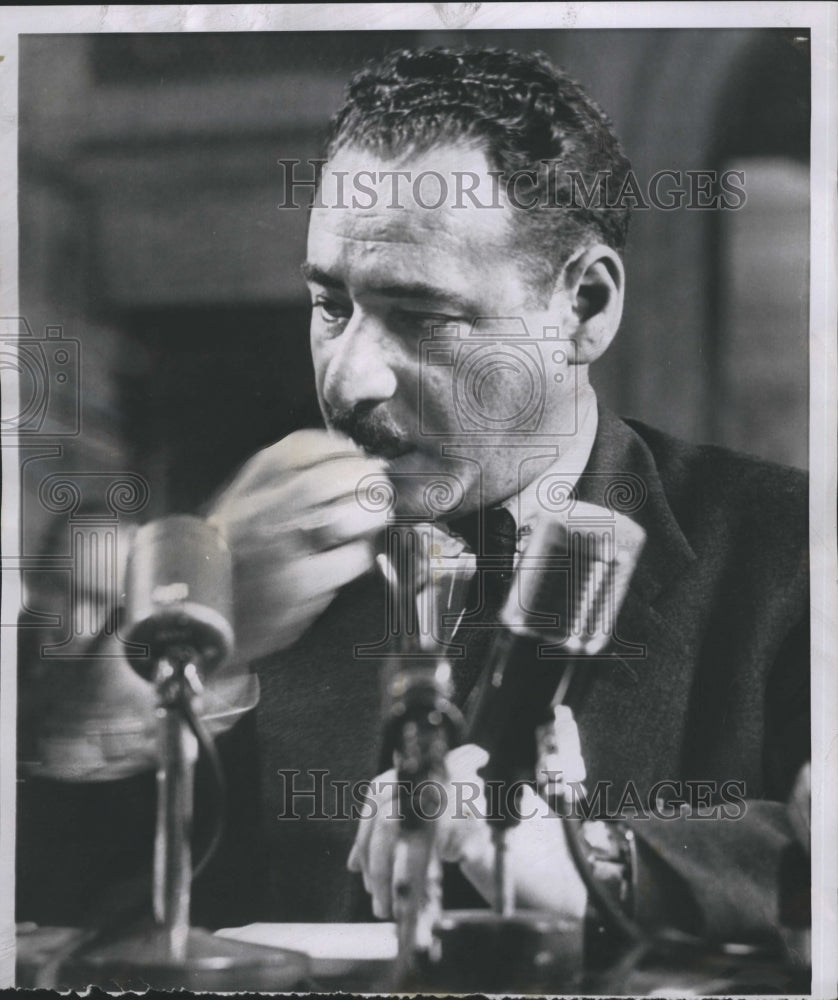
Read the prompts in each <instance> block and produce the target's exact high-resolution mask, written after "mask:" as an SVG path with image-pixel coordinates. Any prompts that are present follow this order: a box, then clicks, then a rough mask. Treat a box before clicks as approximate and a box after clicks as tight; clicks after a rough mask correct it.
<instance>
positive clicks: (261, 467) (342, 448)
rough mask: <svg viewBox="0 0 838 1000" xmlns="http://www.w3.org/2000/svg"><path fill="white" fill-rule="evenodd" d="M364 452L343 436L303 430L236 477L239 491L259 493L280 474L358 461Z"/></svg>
mask: <svg viewBox="0 0 838 1000" xmlns="http://www.w3.org/2000/svg"><path fill="white" fill-rule="evenodd" d="M361 456H363V452H362V450H361V449H360V448H359V447H358V445H356V444H355V442H354V441H352V440H350V439H349V438H348V437H344V436H343V435H342V434H337V433H335V432H329V431H321V430H313V429H306V430H299V431H294V433H292V434H289V435H287V437H284V438H283V439H282V440H281V441H277V442H276V444H272V445H270V447H268V448H263V449H262V451H260V452H257V454H255V455H254V456H253V457H252V458H251V459H249V460H248V461H247V462H246V463H245V464H244V466H242V469H241V471H240V472H239V474H238V476H237V477H236V483H235V485H236V489H238V490H242V491H251V490H258V489H261V488H262V487H264V486H266V485H269V484H270V483H272V482H274V481H275V480H276V479H277V477H278V476H279V475H282V474H286V473H294V472H299V471H302V470H305V469H309V468H312V467H314V466H317V465H320V464H322V463H329V462H332V461H337V462H339V461H341V460H344V459H358V458H359V457H361Z"/></svg>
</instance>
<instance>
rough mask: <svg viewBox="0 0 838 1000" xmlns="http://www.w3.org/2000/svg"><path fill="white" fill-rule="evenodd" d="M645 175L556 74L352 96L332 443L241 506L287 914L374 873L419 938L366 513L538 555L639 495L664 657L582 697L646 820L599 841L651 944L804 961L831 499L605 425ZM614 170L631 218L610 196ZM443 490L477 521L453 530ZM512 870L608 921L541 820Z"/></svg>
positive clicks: (240, 494)
mask: <svg viewBox="0 0 838 1000" xmlns="http://www.w3.org/2000/svg"><path fill="white" fill-rule="evenodd" d="M628 172H629V164H628V161H627V160H626V158H625V156H624V154H623V152H622V150H621V148H620V146H619V143H618V141H617V140H616V138H615V137H614V135H613V132H612V130H611V127H610V124H609V123H608V121H607V119H606V118H605V117H604V116H603V114H602V113H601V111H600V110H599V109H598V108H597V107H596V106H595V105H594V104H593V103H592V102H591V101H590V100H589V99H588V98H587V97H586V95H585V94H584V93H583V92H582V91H581V90H580V88H579V87H578V86H577V85H576V84H574V83H573V82H572V81H571V80H569V79H568V78H566V77H565V76H563V75H562V74H561V73H558V72H557V71H556V70H555V69H554V68H553V67H551V66H550V65H549V64H548V63H547V62H546V60H544V59H541V58H538V57H524V56H520V55H517V54H515V53H512V52H494V51H479V50H462V51H447V50H434V51H428V52H421V51H403V52H397V53H393V54H391V55H389V56H387V57H386V58H385V59H384V60H383V61H382V62H381V63H380V64H379V65H378V66H374V67H372V68H369V69H367V70H365V71H363V72H362V73H360V74H359V75H358V76H357V77H356V78H355V80H354V81H353V82H352V84H351V85H350V88H349V91H348V95H347V99H346V103H345V105H344V107H343V108H342V110H341V111H340V112H339V114H338V115H337V117H336V119H335V121H334V122H333V128H332V134H331V138H330V142H329V146H328V150H327V162H326V165H325V169H324V171H323V173H322V176H321V178H320V188H319V192H318V197H317V199H316V200H315V203H314V206H313V207H312V210H311V222H310V229H309V239H308V249H307V259H306V261H305V263H304V265H303V273H304V276H305V277H306V280H307V282H308V285H309V288H310V290H311V296H312V321H311V347H312V358H313V362H314V373H315V379H316V385H317V392H318V396H319V400H320V405H321V409H322V412H323V416H324V418H325V420H326V423H327V425H328V427H329V428H331V430H332V432H333V433H332V434H324V433H322V432H314V431H312V432H303V433H299V434H295V435H292V436H291V437H290V438H287V439H285V440H284V441H282V442H279V443H278V444H277V445H274V446H273V447H272V448H269V449H267V450H266V451H264V452H262V453H260V454H259V455H257V456H256V457H255V458H254V459H252V460H251V462H250V463H249V464H248V465H247V466H246V467H245V469H244V470H243V471H242V473H241V474H240V475H239V477H238V478H237V479H236V481H235V482H234V483H233V484H232V485H231V486H230V487H229V488H228V489H227V490H226V491H225V493H224V494H223V495H222V496H221V497H220V498H219V499H218V500H217V501H216V503H215V504H214V507H213V511H212V516H213V517H214V518H215V520H216V521H218V522H219V523H220V524H221V525H222V526H223V527H224V529H225V531H226V532H227V534H228V537H229V538H230V541H231V544H232V546H233V549H234V552H235V555H236V560H237V567H238V569H237V583H236V586H237V602H238V609H237V614H238V621H237V634H238V636H239V637H240V643H241V646H242V647H243V650H244V653H245V655H246V656H248V657H249V658H252V659H254V660H256V661H257V668H258V672H259V675H260V680H261V683H262V688H263V697H262V703H261V705H260V707H259V710H258V722H257V737H258V745H259V754H260V759H261V773H262V779H263V802H264V803H265V804H266V816H265V821H264V829H265V832H266V834H267V848H268V855H269V860H268V865H269V868H268V872H267V875H266V889H267V897H268V898H267V901H266V904H265V909H264V911H263V913H262V916H264V917H265V918H267V919H274V920H291V919H293V920H308V919H316V920H326V919H331V920H344V919H350V918H351V917H352V916H354V915H357V914H359V913H361V912H362V910H359V909H358V896H357V892H356V889H357V879H358V875H357V874H356V875H354V876H351V875H349V874H348V873H347V872H346V870H345V869H346V866H347V859H348V861H349V867H350V868H351V869H352V870H353V871H355V872H359V873H360V874H361V877H362V880H363V883H364V886H365V887H366V889H367V890H368V891H369V893H370V894H371V897H372V907H373V911H374V913H375V914H376V915H377V916H380V917H386V916H389V915H390V914H391V912H392V908H391V903H392V899H391V892H392V885H391V878H392V855H393V844H394V840H395V836H396V830H397V824H396V823H395V821H394V820H393V817H392V813H391V812H390V811H389V810H387V809H386V808H382V807H383V806H384V805H386V803H387V801H388V798H387V796H388V794H391V793H388V792H386V791H384V792H382V793H381V794H380V796H379V798H378V799H377V800H376V801H377V804H378V806H379V808H378V810H377V814H376V816H375V817H374V818H369V817H368V818H366V819H364V820H362V821H361V822H360V823H359V822H358V818H357V815H355V816H353V815H352V813H351V811H350V810H346V809H345V808H344V805H343V802H342V798H341V796H342V794H343V792H344V791H345V790H346V789H347V788H348V787H353V788H354V785H355V783H357V782H358V781H359V780H361V779H366V778H371V777H372V776H373V775H374V774H376V773H377V772H378V771H379V770H381V764H380V762H379V760H378V757H377V754H378V749H379V742H380V740H379V730H380V722H379V713H380V709H379V704H380V697H379V672H380V662H381V661H380V660H379V659H376V658H375V656H374V655H369V651H370V650H371V649H374V647H375V644H376V643H377V642H378V643H380V641H381V637H382V635H384V634H385V633H386V629H387V623H386V620H385V615H384V607H385V593H384V586H383V582H382V581H381V580H380V579H379V577H378V576H377V575H376V573H375V572H374V567H375V559H376V555H377V553H378V548H377V546H378V545H379V544H380V541H379V540H380V537H381V532H382V530H383V529H384V526H385V523H386V517H387V514H388V512H387V510H382V509H381V507H380V506H379V507H378V508H376V507H375V505H374V504H370V503H368V502H364V490H365V489H366V488H367V487H368V486H369V484H370V483H375V482H380V481H381V480H382V479H384V478H385V477H386V480H387V481H388V482H389V483H390V484H391V487H392V490H393V491H394V496H395V500H394V505H393V506H392V509H391V510H390V511H389V513H390V516H396V517H423V516H424V517H426V519H431V518H432V517H433V516H434V515H435V516H436V519H437V520H438V521H439V522H440V523H441V524H445V522H447V521H454V522H455V523H454V524H453V525H449V527H450V528H451V530H452V531H454V532H456V531H457V530H458V529H457V524H458V523H459V521H458V519H460V518H463V517H464V516H467V515H469V514H470V513H474V512H481V516H482V517H484V522H485V523H488V520H489V518H490V514H491V512H494V511H498V510H503V511H506V512H507V514H511V515H512V518H513V519H514V522H515V531H514V534H515V535H516V536H517V539H516V542H517V549H518V558H519V559H520V558H521V554H522V553H524V552H525V551H526V544H527V538H528V536H529V532H530V531H531V529H532V526H533V524H534V523H535V521H536V519H537V518H538V517H539V516H542V515H543V514H544V512H545V508H546V509H548V510H549V503H548V501H547V500H546V499H545V497H547V496H548V495H549V488H550V486H551V484H553V485H555V484H560V485H561V486H562V488H564V489H565V490H569V489H573V491H574V495H575V496H576V498H577V499H578V500H582V501H586V502H589V503H593V504H597V505H599V506H600V507H606V508H609V507H610V508H611V509H613V507H614V495H613V489H614V488H615V486H619V484H620V483H622V488H623V489H625V488H626V484H628V486H629V487H630V489H631V490H634V491H635V492H636V496H635V498H634V502H633V503H629V504H628V506H627V508H626V509H627V510H628V512H629V516H631V518H632V519H633V520H635V521H636V522H637V523H639V524H640V525H641V526H642V527H643V529H644V530H645V532H646V545H645V549H644V551H643V555H642V557H641V560H640V563H639V566H638V568H637V571H636V573H635V575H634V578H633V581H632V585H631V589H630V592H629V595H628V598H627V600H626V603H625V606H624V608H623V611H622V613H621V616H620V619H619V622H618V626H617V629H616V633H617V635H618V636H619V638H620V640H621V642H622V643H624V644H625V645H626V648H630V649H631V650H634V651H635V652H636V651H637V650H641V651H642V652H643V655H642V656H641V657H640V658H637V659H634V660H632V659H631V658H630V657H628V658H627V657H615V656H612V655H603V656H600V657H594V658H592V662H591V663H590V664H588V665H586V667H585V670H584V671H577V675H576V676H575V677H574V679H573V680H572V681H571V683H570V687H569V690H568V692H567V696H566V699H565V702H566V705H567V706H568V709H569V711H570V712H571V713H572V715H571V716H570V724H569V725H570V728H569V730H568V731H569V732H570V733H571V737H570V738H571V740H574V739H576V738H578V740H579V745H580V747H581V753H582V757H583V758H584V762H585V771H586V784H587V786H588V788H589V790H590V789H591V788H596V787H598V783H601V782H609V783H610V788H611V791H610V792H609V796H615V798H612V797H609V802H611V803H614V802H615V801H616V802H618V804H619V806H620V807H621V808H620V809H619V812H620V813H621V819H622V820H623V821H624V822H622V823H620V824H617V823H615V822H608V823H602V821H601V820H597V819H596V818H593V819H591V821H590V822H589V824H588V827H589V834H590V836H591V839H596V838H597V836H599V834H602V833H603V831H605V841H606V842H607V844H608V845H610V846H609V849H611V848H613V849H614V851H615V852H616V853H615V856H614V860H615V862H616V863H617V865H618V867H619V866H622V877H623V878H624V881H626V882H631V883H633V891H632V892H631V893H630V895H631V897H632V898H631V899H630V900H629V901H628V902H627V903H626V906H627V907H628V908H629V909H630V910H631V914H632V915H633V916H634V918H635V919H637V920H638V921H640V922H641V923H644V924H647V925H674V926H676V927H678V928H680V929H681V930H684V931H689V932H693V933H698V934H703V935H708V936H710V937H713V938H716V939H720V940H754V939H757V940H766V939H773V938H775V937H776V933H777V929H778V925H779V909H778V907H779V903H778V892H779V890H778V886H779V871H780V867H781V865H782V864H783V858H784V852H785V851H786V850H787V849H788V848H789V845H790V844H791V843H792V842H793V834H792V831H791V828H790V826H789V824H788V821H787V818H786V810H785V808H784V806H783V804H782V802H783V800H784V799H785V798H786V797H787V795H788V793H789V790H790V787H791V784H792V781H793V778H794V775H795V774H796V772H797V770H798V768H799V767H800V766H801V765H802V764H803V762H804V760H805V758H806V756H807V754H808V719H807V708H808V693H807V691H808V687H807V685H808V666H807V655H808V638H807V614H808V608H807V564H806V553H807V528H806V503H805V482H804V480H803V477H802V476H800V475H799V474H796V473H794V472H792V471H790V470H785V469H781V468H779V467H775V466H770V465H768V464H765V463H761V462H757V461H753V460H750V459H747V458H744V457H742V456H738V455H733V454H731V453H729V452H726V451H723V450H721V449H718V448H710V447H707V448H694V447H690V446H687V445H685V444H682V443H680V442H677V441H675V440H673V439H671V438H668V437H667V436H665V435H663V434H661V433H659V432H658V431H655V430H652V429H651V428H647V427H645V426H643V425H641V424H637V423H633V422H632V423H628V422H623V421H621V420H619V419H618V418H616V417H615V416H613V415H611V414H610V413H608V412H607V411H606V410H605V409H603V408H601V407H599V406H598V404H597V402H596V399H595V396H594V393H593V390H592V389H591V387H590V385H589V382H588V374H587V373H588V366H589V365H590V364H591V363H593V362H595V361H596V360H597V359H598V358H599V357H600V356H601V355H602V354H603V352H604V351H605V350H606V349H607V347H608V345H609V343H610V342H611V339H612V338H613V337H614V335H615V334H616V332H617V329H618V327H619V323H620V318H621V313H622V304H623V295H624V269H623V264H622V259H621V252H622V250H623V246H624V243H625V237H626V231H627V225H628V210H627V208H626V207H625V206H624V205H623V204H622V201H623V200H625V199H622V200H621V199H620V197H619V194H620V191H621V188H622V186H623V184H624V182H625V178H626V176H627V174H628ZM603 174H604V176H605V178H606V179H605V185H606V186H605V189H604V190H605V194H606V197H605V198H604V199H603V201H602V202H599V201H598V200H597V199H596V198H590V197H582V198H581V200H580V197H579V196H580V192H582V193H583V194H584V193H589V192H594V191H596V188H597V185H598V184H599V183H601V177H602V175H603ZM583 189H584V191H583ZM429 206H432V207H429ZM440 338H442V339H440ZM446 338H447V339H446ZM469 338H473V340H469ZM452 340H453V341H454V342H455V343H454V348H453V349H452V348H451V341H452ZM440 343H441V344H442V346H443V348H445V349H446V350H447V351H448V353H447V354H446V353H445V351H443V353H442V354H439V353H434V350H435V349H436V348H437V347H438V345H439V344H440ZM510 345H512V346H510ZM464 351H465V353H463V352H464ZM479 351H483V354H478V353H477V352H479ZM492 357H495V358H496V359H497V363H496V364H492V363H491V359H492ZM475 359H476V360H475ZM478 361H479V364H478ZM533 373H535V374H533ZM522 387H523V388H522ZM435 484H436V486H437V487H439V486H442V487H443V488H444V489H443V492H445V491H447V493H446V495H447V496H448V498H449V507H448V509H447V510H446V509H445V506H444V504H443V507H442V508H441V509H440V508H437V509H436V510H435V511H431V513H430V514H429V510H430V508H429V500H428V498H429V495H430V494H429V490H432V488H433V487H434V485H435ZM609 491H610V492H609ZM483 541H485V538H484V539H479V540H478V541H477V543H476V544H477V545H478V546H479V545H481V544H482V543H483ZM483 610H484V612H485V610H486V609H485V608H484V609H483ZM491 614H493V615H496V608H495V610H494V611H492V612H491ZM495 620H496V618H495ZM483 624H486V621H485V619H484V620H483ZM479 633H480V630H479V629H472V630H471V632H470V631H469V629H468V628H466V629H464V630H463V633H462V636H463V638H464V639H465V643H466V655H465V657H464V658H462V659H461V660H455V661H454V663H453V673H454V689H455V693H456V697H457V699H458V701H459V702H460V704H461V705H465V704H466V703H467V701H468V698H469V695H470V694H471V692H472V691H473V689H474V687H475V684H476V683H477V681H478V677H479V675H480V672H481V670H482V668H483V666H484V661H485V649H486V644H485V641H484V635H485V630H483V635H481V634H479ZM577 734H578V737H577ZM484 759H485V755H481V753H480V751H479V750H476V749H475V748H469V747H464V748H460V749H458V750H456V751H454V752H453V753H452V754H451V755H450V757H449V762H448V764H449V775H450V777H451V779H452V780H454V781H456V780H462V781H469V782H477V783H479V781H480V777H479V774H478V770H479V765H480V764H481V763H482V762H483V761H484ZM294 772H296V773H294ZM627 789H628V790H629V791H628V792H626V790H627ZM315 792H316V793H317V794H314V793H315ZM306 793H310V794H309V798H306ZM745 800H747V801H745ZM638 804H639V807H638ZM679 804H681V805H683V806H684V808H682V809H680V811H679ZM644 806H646V808H644ZM649 807H651V808H649ZM356 812H357V811H356ZM301 815H302V817H303V818H300V817H301ZM708 815H710V816H712V817H714V820H715V821H710V820H708V819H707V818H706V817H707V816H708ZM699 817H704V818H699ZM444 829H445V835H444V837H443V857H444V859H445V860H446V861H449V862H451V863H453V864H455V865H457V866H458V867H459V869H460V870H461V872H462V873H463V874H465V876H466V879H467V883H468V884H470V886H472V887H474V888H476V889H477V890H478V892H479V893H480V895H481V896H482V897H484V898H491V891H492V888H491V886H492V883H491V864H492V855H491V847H490V842H489V840H488V836H487V832H486V827H485V823H483V822H482V821H481V820H480V819H479V818H478V819H477V820H476V821H475V822H460V823H459V824H458V823H457V822H456V821H455V820H452V821H451V822H450V823H447V825H446V826H445V828H444ZM597 831H598V832H597ZM627 831H631V833H633V835H634V841H633V843H634V844H635V850H634V854H633V857H632V858H631V859H630V860H627V859H626V857H625V856H624V855H623V854H622V853H620V849H621V844H622V845H625V843H627V842H631V836H630V835H627ZM353 841H354V847H353ZM350 849H351V852H350ZM510 859H511V862H510V863H511V867H512V870H513V875H514V879H515V883H516V885H515V890H516V895H517V898H518V901H519V903H520V904H521V905H529V906H539V907H544V908H548V909H552V910H554V911H555V912H556V913H559V914H561V915H563V916H567V917H571V918H574V919H581V917H582V915H583V912H584V910H585V907H586V902H587V898H586V897H587V893H586V890H585V888H584V885H583V884H582V882H581V880H580V878H579V876H578V875H577V873H576V869H575V867H574V865H573V863H572V860H571V858H570V855H569V852H568V848H567V845H566V843H565V840H564V833H563V831H562V828H561V825H560V824H558V823H556V822H555V821H552V822H551V821H550V820H549V819H544V818H543V817H542V818H540V819H539V818H538V817H536V818H534V819H532V820H524V821H523V822H522V823H521V824H520V825H519V826H518V827H517V828H516V830H515V831H514V834H513V836H512V837H511V839H510ZM353 879H354V882H353ZM468 884H466V883H462V884H459V885H457V886H456V887H455V888H454V889H452V896H451V897H450V899H449V900H448V901H447V902H449V903H450V902H451V901H452V900H454V899H456V900H458V901H459V900H460V899H466V898H467V894H468V892H469V891H470V890H469V886H468Z"/></svg>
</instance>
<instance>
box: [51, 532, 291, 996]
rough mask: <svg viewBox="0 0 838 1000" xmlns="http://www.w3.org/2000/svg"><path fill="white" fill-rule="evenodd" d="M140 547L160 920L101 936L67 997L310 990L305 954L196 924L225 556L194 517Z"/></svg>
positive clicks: (226, 642)
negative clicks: (202, 792)
mask: <svg viewBox="0 0 838 1000" xmlns="http://www.w3.org/2000/svg"><path fill="white" fill-rule="evenodd" d="M134 545H135V549H134V551H133V552H132V559H131V560H129V568H128V571H127V583H126V592H127V595H128V602H129V613H130V615H131V617H132V619H133V620H132V631H131V639H132V640H137V641H138V642H139V643H141V644H143V643H147V644H148V646H149V647H150V650H151V657H150V659H151V675H150V678H151V680H152V682H153V684H154V689H155V695H156V701H157V709H156V715H157V746H158V755H159V756H158V767H157V821H156V822H157V825H156V833H155V841H154V868H153V876H152V901H153V907H152V909H153V917H154V923H153V925H152V926H151V927H148V926H141V927H140V928H139V929H137V930H135V931H134V932H133V933H131V934H129V936H127V937H124V938H120V939H117V940H112V938H111V930H110V929H109V928H106V929H105V930H104V933H100V934H98V935H96V936H95V937H94V939H93V942H92V946H91V947H90V948H89V949H87V950H85V951H82V952H81V953H79V954H76V955H73V956H71V957H70V958H69V960H68V961H67V962H65V963H64V965H63V966H62V968H61V969H60V970H59V980H60V984H61V986H62V987H64V986H66V987H69V988H72V989H85V988H87V987H88V986H90V985H98V986H103V987H105V988H110V989H113V988H114V987H116V988H117V989H119V990H146V989H148V988H149V987H151V988H153V989H162V990H179V989H190V990H193V991H196V992H219V991H242V990H254V991H256V990H258V991H277V990H292V989H295V988H296V989H299V988H303V987H304V986H305V985H306V984H307V981H308V975H309V962H308V959H307V958H306V956H305V955H302V954H300V953H298V952H294V951H286V950H283V949H277V948H266V947H262V946H259V945H251V944H246V943H244V942H240V941H230V940H225V939H223V938H218V937H216V936H215V935H214V934H211V933H210V932H209V931H206V930H202V929H200V928H192V927H190V923H189V909H190V901H191V888H192V880H193V878H194V877H195V875H196V874H198V873H199V872H200V870H202V869H203V866H204V864H205V863H206V862H207V861H208V860H209V857H210V855H211V854H212V851H213V849H214V847H215V846H216V845H217V843H218V840H219V839H220V823H221V819H222V817H220V816H219V832H218V833H217V835H216V837H214V838H213V841H212V842H211V844H210V847H209V849H208V850H207V852H206V853H205V854H204V858H203V859H202V861H201V862H200V863H199V865H198V867H197V868H195V869H193V866H192V852H191V836H192V812H193V800H194V776H195V766H196V763H197V760H198V751H199V747H200V748H201V749H202V750H204V752H205V753H206V755H207V756H208V758H209V761H210V763H211V765H212V766H213V771H214V778H215V780H216V783H217V785H218V789H219V792H220V791H221V789H222V788H223V774H222V771H221V766H220V762H219V761H218V757H217V754H216V751H215V747H214V745H213V741H212V737H211V736H210V734H209V732H208V731H207V730H206V728H205V727H204V724H203V723H202V722H201V719H200V714H199V702H200V697H201V693H202V691H203V680H202V675H203V674H204V673H208V672H211V671H213V670H215V669H217V668H218V667H219V666H220V665H221V663H222V662H223V661H224V660H225V659H226V658H227V656H228V654H229V653H230V650H231V647H232V633H231V632H229V634H228V631H229V626H228V625H227V624H226V622H227V619H228V618H229V617H231V616H230V614H229V611H228V609H227V607H226V605H227V603H228V602H229V599H228V594H229V592H230V590H231V562H230V554H229V550H228V549H227V547H226V544H225V543H224V541H223V539H222V538H221V537H220V536H219V534H218V533H217V531H216V530H215V529H214V528H212V527H211V526H210V525H209V524H208V523H207V522H204V521H201V520H200V519H198V518H194V517H187V516H173V517H168V518H164V519H162V520H160V521H156V522H151V523H150V524H148V525H145V526H144V527H143V528H141V529H140V531H139V532H138V533H137V537H136V539H135V542H134ZM202 591H203V592H202ZM180 595H183V596H180ZM187 596H191V598H192V602H191V603H187V600H186V597H187ZM199 598H204V600H203V602H202V601H201V600H199ZM198 650H200V652H199V651H198ZM132 665H133V666H134V667H135V668H136V669H137V670H138V672H141V673H142V674H144V675H145V672H146V669H147V667H148V665H149V664H148V660H144V659H143V658H140V659H139V660H138V662H134V661H132ZM146 676H148V675H146ZM220 797H221V796H220V795H219V798H220ZM222 808H223V806H222ZM87 941H88V939H87V938H85V942H86V943H87Z"/></svg>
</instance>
